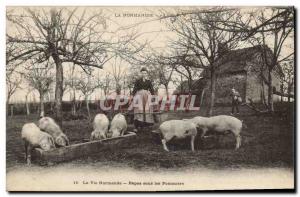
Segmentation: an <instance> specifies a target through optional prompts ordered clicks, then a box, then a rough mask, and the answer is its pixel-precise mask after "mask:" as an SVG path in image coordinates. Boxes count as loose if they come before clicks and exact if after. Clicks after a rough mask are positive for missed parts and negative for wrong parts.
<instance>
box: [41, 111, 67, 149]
mask: <svg viewBox="0 0 300 197" xmlns="http://www.w3.org/2000/svg"><path fill="white" fill-rule="evenodd" d="M39 128H40V129H41V130H43V131H45V132H47V133H49V134H50V135H51V136H52V137H53V138H54V142H55V145H56V146H57V147H64V146H68V145H70V141H69V139H68V137H67V136H66V135H65V134H64V133H63V132H62V130H61V129H60V127H59V126H58V125H57V124H56V123H55V121H54V120H53V119H52V118H50V117H42V118H41V119H40V120H39Z"/></svg>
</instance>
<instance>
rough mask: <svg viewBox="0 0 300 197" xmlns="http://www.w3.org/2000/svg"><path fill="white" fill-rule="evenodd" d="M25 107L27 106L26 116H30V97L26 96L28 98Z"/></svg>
mask: <svg viewBox="0 0 300 197" xmlns="http://www.w3.org/2000/svg"><path fill="white" fill-rule="evenodd" d="M25 105H26V114H27V115H30V107H29V103H28V95H26V98H25Z"/></svg>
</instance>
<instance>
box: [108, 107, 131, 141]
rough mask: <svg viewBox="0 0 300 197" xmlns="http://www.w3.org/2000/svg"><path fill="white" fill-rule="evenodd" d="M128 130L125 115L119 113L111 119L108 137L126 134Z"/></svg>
mask: <svg viewBox="0 0 300 197" xmlns="http://www.w3.org/2000/svg"><path fill="white" fill-rule="evenodd" d="M126 130H127V122H126V119H125V116H124V115H122V114H121V113H118V114H116V115H115V116H114V118H113V119H112V121H111V124H110V129H109V132H108V137H118V136H122V135H124V133H125V131H126Z"/></svg>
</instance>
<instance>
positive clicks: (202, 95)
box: [199, 88, 205, 110]
mask: <svg viewBox="0 0 300 197" xmlns="http://www.w3.org/2000/svg"><path fill="white" fill-rule="evenodd" d="M204 94H205V88H203V90H202V93H201V100H200V105H199V107H200V110H201V106H202V103H203V98H204Z"/></svg>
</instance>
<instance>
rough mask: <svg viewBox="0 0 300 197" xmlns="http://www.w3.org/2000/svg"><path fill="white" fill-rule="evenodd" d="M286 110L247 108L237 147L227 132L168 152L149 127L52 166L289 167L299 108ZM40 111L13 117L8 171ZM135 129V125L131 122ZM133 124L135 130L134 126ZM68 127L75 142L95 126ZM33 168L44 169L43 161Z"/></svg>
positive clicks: (174, 145) (19, 160)
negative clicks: (111, 146)
mask: <svg viewBox="0 0 300 197" xmlns="http://www.w3.org/2000/svg"><path fill="white" fill-rule="evenodd" d="M279 110H280V111H281V112H280V113H275V114H273V115H257V114H253V112H252V111H250V110H248V109H246V108H245V107H242V109H241V113H240V114H241V115H238V116H237V118H239V119H241V120H243V121H244V123H245V124H246V126H247V128H244V129H243V131H242V146H241V148H240V149H239V150H234V145H235V139H234V137H233V136H232V135H227V136H224V137H221V140H220V142H219V143H218V144H216V141H215V140H214V139H213V138H207V139H206V140H205V141H204V143H203V146H200V144H201V143H200V139H199V138H198V139H196V144H195V149H196V151H195V152H191V151H190V146H189V140H188V139H183V140H173V141H171V142H170V143H169V148H170V150H171V152H165V151H163V149H162V145H161V142H160V139H159V136H158V135H157V134H154V133H151V132H149V131H147V130H145V131H143V132H140V133H138V134H137V137H136V138H135V139H134V140H132V141H130V142H127V143H126V144H122V147H119V148H118V149H116V150H115V151H107V152H100V153H97V154H93V155H87V156H85V157H82V158H78V159H75V160H72V161H69V162H65V163H59V164H55V165H54V166H51V168H55V167H62V166H64V165H66V164H67V165H72V166H74V167H75V168H76V166H93V167H97V166H99V167H100V166H101V167H103V166H106V167H126V168H127V167H129V168H131V169H134V170H142V171H144V170H150V171H153V170H155V171H157V170H162V169H170V170H175V169H188V168H207V169H233V168H234V169H237V168H265V167H266V168H281V167H282V168H288V169H293V168H294V167H293V163H294V154H293V151H294V147H293V145H294V138H293V135H294V122H293V118H294V117H293V108H292V107H291V106H285V107H280V108H279ZM204 112H205V110H202V111H201V112H179V113H177V114H174V113H170V114H168V119H181V118H188V117H193V116H195V115H201V114H203V113H204ZM214 113H215V115H217V114H229V113H230V107H217V108H216V109H215V110H214ZM37 118H38V116H37V115H30V116H25V115H24V116H14V117H7V120H6V126H7V130H6V134H7V135H6V155H7V160H6V164H7V171H8V172H9V171H12V170H13V169H17V168H20V167H24V165H25V160H24V147H23V143H22V141H21V137H20V135H21V133H20V132H21V128H22V126H23V125H24V123H27V122H35V121H37V120H38V119H37ZM130 128H132V125H130ZM130 128H129V129H130ZM63 130H64V132H65V133H66V134H67V136H69V138H70V140H71V141H78V140H81V139H83V138H88V137H89V136H90V133H91V131H92V125H91V123H90V122H88V120H72V121H64V122H63ZM32 167H36V168H41V167H40V166H38V165H37V164H33V166H32Z"/></svg>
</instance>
